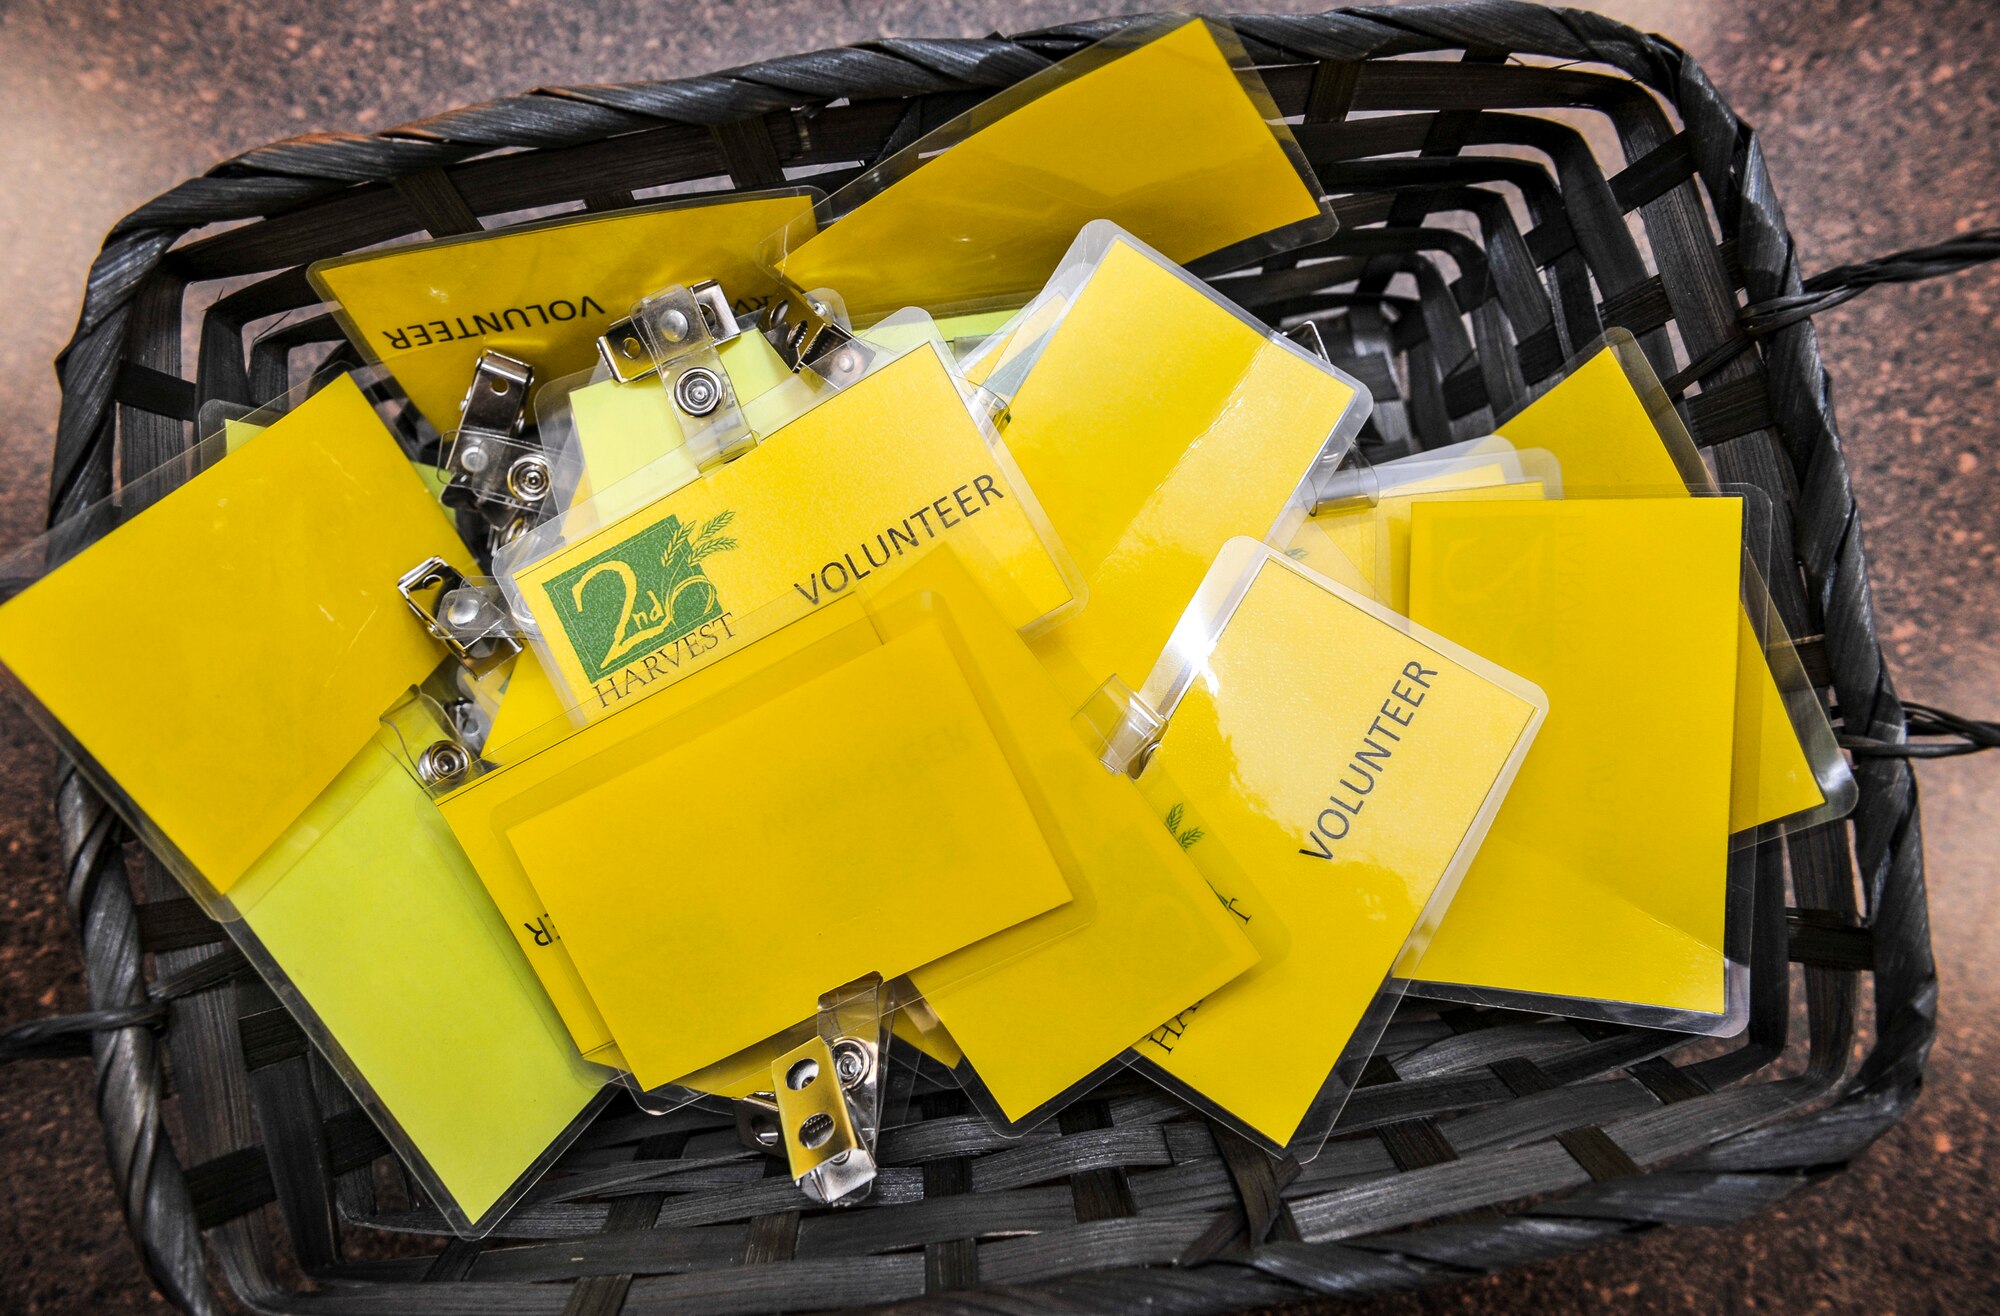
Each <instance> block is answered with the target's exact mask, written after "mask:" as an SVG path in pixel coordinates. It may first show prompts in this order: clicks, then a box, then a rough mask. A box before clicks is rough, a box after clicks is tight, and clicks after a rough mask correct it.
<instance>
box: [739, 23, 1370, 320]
mask: <svg viewBox="0 0 2000 1316" xmlns="http://www.w3.org/2000/svg"><path fill="white" fill-rule="evenodd" d="M1232 51H1234V52H1235V53H1238V54H1240V49H1238V48H1237V47H1236V44H1235V39H1234V37H1233V35H1232V34H1229V33H1228V32H1227V31H1226V30H1224V29H1221V28H1217V27H1214V26H1212V25H1210V24H1209V23H1207V22H1206V21H1205V20H1201V19H1191V20H1188V21H1185V22H1183V23H1181V24H1180V25H1179V26H1177V27H1175V28H1173V29H1172V30H1171V31H1168V32H1166V33H1164V34H1163V35H1161V36H1158V37H1155V38H1153V39H1151V40H1148V41H1146V42H1144V44H1142V45H1139V46H1138V47H1137V48H1136V49H1132V50H1118V49H1116V48H1114V47H1113V46H1112V45H1111V43H1106V44H1105V46H1104V47H1102V48H1099V49H1093V50H1091V51H1089V52H1086V53H1085V54H1083V55H1081V56H1078V57H1074V60H1075V62H1074V63H1072V62H1071V61H1065V62H1064V63H1063V64H1059V65H1057V66H1056V67H1055V68H1053V69H1050V70H1048V71H1047V72H1046V73H1043V74H1039V75H1037V76H1036V77H1034V78H1030V79H1028V80H1027V81H1025V82H1023V83H1021V84H1019V85H1018V86H1017V87H1015V88H1013V89H1012V90H1011V91H1009V92H1005V93H1002V95H1001V97H999V98H996V100H995V101H994V102H990V103H988V104H987V105H984V106H981V107H980V108H979V109H976V110H974V111H972V112H971V113H970V114H969V115H967V116H965V118H964V119H962V120H959V121H955V122H953V123H951V124H948V125H945V126H944V127H943V128H940V129H938V130H937V131H936V132H934V133H932V134H931V135H930V136H928V137H925V138H923V139H920V140H919V141H917V142H916V143H915V144H913V145H912V146H910V147H909V148H908V149H907V150H906V151H905V152H904V153H903V154H902V155H899V156H897V157H896V158H895V159H893V160H891V161H890V162H889V163H888V164H887V165H886V166H884V168H883V170H882V171H881V174H882V177H879V178H876V177H871V178H868V179H864V180H863V181H862V183H861V184H860V186H863V187H866V188H868V189H870V190H871V191H873V192H874V194H873V195H872V196H870V197H868V199H866V200H864V201H862V202H861V203H860V204H859V205H857V206H855V207H854V208H853V209H852V210H850V211H848V212H847V213H845V214H844V215H843V216H842V218H841V219H840V221H839V222H838V223H836V224H832V225H829V226H828V227H827V228H826V230H825V231H824V232H822V233H819V234H817V235H811V234H809V233H806V232H791V233H787V234H786V235H784V239H783V243H784V245H785V246H787V247H789V250H788V251H787V252H785V253H784V254H783V255H781V256H780V258H779V260H778V268H779V269H780V270H781V271H782V272H783V274H784V275H785V277H786V278H787V279H789V280H790V281H791V282H793V283H794V284H796V285H797V286H799V287H800V288H808V289H810V288H821V287H825V288H832V289H834V290H835V291H837V292H838V293H839V294H840V295H841V298H842V300H843V301H844V302H845V303H846V306H847V309H848V310H849V312H851V313H852V314H853V315H854V317H855V319H856V321H857V322H858V323H863V324H867V323H872V322H873V321H874V320H876V319H878V318H880V317H881V316H883V315H887V314H889V313H890V312H892V311H896V310H898V309H900V308H902V307H905V306H923V307H927V308H930V309H931V310H932V311H933V312H936V313H942V311H943V310H944V309H945V308H970V307H983V308H990V307H1000V306H1007V307H1013V306H1019V305H1022V304H1023V303H1024V302H1025V301H1026V299H1027V298H1028V297H1030V296H1032V295H1033V294H1034V292H1035V290H1036V289H1038V288H1039V287H1040V286H1041V285H1042V283H1043V281H1044V280H1046V279H1047V278H1048V276H1049V275H1050V274H1051V273H1052V272H1054V270H1055V268H1056V263H1057V262H1058V261H1059V260H1060V259H1061V258H1062V254H1063V250H1064V249H1065V248H1066V247H1068V245H1069V244H1070V241H1071V240H1072V239H1073V238H1075V237H1076V234H1077V230H1078V229H1080V228H1082V227H1083V226H1084V225H1085V224H1087V223H1089V222H1091V221H1092V220H1097V219H1108V220H1111V221H1112V222H1114V223H1116V224H1118V225H1120V226H1121V227H1123V228H1126V229H1129V230H1131V231H1132V232H1134V233H1136V234H1138V236H1139V237H1140V238H1141V239H1142V240H1144V241H1146V242H1150V243H1152V244H1153V245H1155V246H1157V247H1159V248H1160V249H1161V250H1162V251H1164V252H1165V253H1166V254H1167V256H1168V257H1170V258H1171V259H1173V260H1176V261H1180V262H1182V263H1185V262H1188V261H1191V260H1194V259H1195V258H1196V257H1199V256H1205V255H1207V254H1209V253H1210V252H1214V251H1218V250H1221V249H1223V248H1226V247H1232V246H1235V245H1237V244H1239V243H1242V242H1245V241H1247V240H1249V239H1253V238H1257V237H1260V236H1262V235H1264V234H1267V233H1270V232H1272V231H1273V230H1276V229H1282V228H1288V227H1290V226H1292V225H1298V224H1304V223H1307V222H1310V221H1319V220H1321V219H1322V218H1323V217H1324V216H1325V215H1326V213H1327V212H1326V211H1325V210H1324V209H1323V208H1322V205H1321V202H1320V199H1319V196H1318V189H1317V186H1316V184H1315V183H1314V182H1313V180H1312V179H1311V177H1310V172H1309V171H1308V170H1306V169H1305V168H1304V166H1303V162H1302V160H1301V159H1300V158H1298V157H1296V156H1295V155H1294V154H1293V152H1294V151H1295V150H1296V147H1294V146H1293V145H1292V143H1291V136H1290V132H1289V130H1288V129H1286V128H1285V126H1284V125H1283V123H1282V122H1281V121H1279V120H1278V116H1277V113H1276V109H1275V107H1274V106H1272V105H1271V104H1270V103H1269V100H1268V97H1267V96H1266V95H1265V93H1264V92H1263V89H1262V87H1261V85H1259V84H1258V83H1257V81H1256V75H1255V74H1254V73H1251V72H1248V70H1247V67H1246V69H1245V70H1244V71H1242V72H1239V70H1238V68H1237V67H1236V66H1235V65H1234V64H1233V63H1232V62H1231V52H1232ZM1079 69H1087V70H1088V71H1086V72H1082V73H1081V75H1080V76H1079V75H1078V70H1079ZM968 134H969V135H968ZM885 179H893V180H894V181H890V182H888V183H887V185H886V186H883V185H882V184H883V181H884V180H885ZM878 188H879V189H880V190H879V191H877V190H875V189H878ZM842 201H843V198H842V196H840V195H839V194H836V195H835V197H834V198H833V200H832V203H831V204H832V205H833V207H834V208H835V209H836V210H839V209H841V208H842ZM773 227H775V226H773ZM1327 228H1328V231H1331V225H1330V224H1328V225H1327Z"/></svg>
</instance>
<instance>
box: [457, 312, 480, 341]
mask: <svg viewBox="0 0 2000 1316" xmlns="http://www.w3.org/2000/svg"><path fill="white" fill-rule="evenodd" d="M452 320H453V321H454V322H455V323H456V324H457V325H458V336H459V337H460V338H471V337H473V336H474V334H473V331H472V330H470V329H468V328H466V327H465V317H464V316H462V315H455V316H453V317H452ZM472 321H473V323H474V324H477V323H478V322H479V317H478V316H476V315H475V316H473V317H472Z"/></svg>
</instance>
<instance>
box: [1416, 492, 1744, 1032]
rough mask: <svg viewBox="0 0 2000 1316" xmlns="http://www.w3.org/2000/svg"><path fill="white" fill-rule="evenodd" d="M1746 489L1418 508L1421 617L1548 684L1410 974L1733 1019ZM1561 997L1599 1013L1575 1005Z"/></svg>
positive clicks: (1448, 984)
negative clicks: (1497, 800)
mask: <svg viewBox="0 0 2000 1316" xmlns="http://www.w3.org/2000/svg"><path fill="white" fill-rule="evenodd" d="M1742 579H1743V505H1742V500H1741V499H1739V498H1672V499H1652V498H1617V499H1606V500H1600V501H1586V502H1543V503H1450V502H1440V503H1420V504H1418V505H1417V506H1416V507H1415V508H1413V509H1412V513H1411V523H1410V612H1411V616H1412V617H1413V618H1415V619H1416V620H1417V621H1420V622H1422V623H1423V624H1425V625H1427V626H1433V627H1436V628H1437V629H1438V630H1439V631H1442V632H1444V633H1445V634H1448V635H1451V636H1453V637H1454V638H1456V639H1458V640H1460V641H1461V642H1463V643H1465V644H1467V645H1470V646H1473V647H1475V648H1477V649H1478V650H1479V652H1481V653H1483V654H1486V655H1487V656H1489V657H1491V658H1492V659H1493V660H1494V661H1495V662H1500V663H1504V664H1506V665H1507V666H1508V667H1509V668H1510V669H1512V670H1514V671H1517V672H1520V673H1521V674H1522V675H1524V676H1526V677H1529V678H1531V679H1532V680H1534V681H1536V682H1537V683H1539V684H1540V685H1541V686H1542V688H1543V689H1545V690H1546V691H1548V696H1549V710H1550V711H1549V717H1548V722H1547V724H1546V725H1545V726H1544V727H1543V728H1542V733H1541V738H1540V739H1539V740H1538V741H1537V742H1536V744H1535V752H1534V753H1533V754H1532V755H1530V756H1529V758H1528V762H1527V764H1526V766H1524V767H1523V768H1522V770H1521V775H1520V776H1519V777H1518V778H1517V779H1516V780H1515V782H1514V788H1513V790H1512V792H1511V793H1510V794H1509V795H1508V797H1507V802H1506V804H1505V805H1504V806H1503V807H1502V808H1501V810H1500V816H1499V817H1498V819H1496V820H1495V822H1494V824H1493V828H1492V831H1491V832H1490V833H1489V834H1488V835H1487V838H1486V843H1485V845H1484V847H1483V848H1482V849H1481V850H1480V852H1479V856H1478V858H1477V859H1476V860H1474V861H1473V864H1472V867H1471V869H1470V871H1468V873H1467V874H1466V878H1465V882H1464V885H1463V886H1462V887H1460V889H1459V893H1458V897H1457V899H1455V900H1454V901H1453V902H1452V905H1451V909H1450V910H1449V911H1448V912H1447V913H1446V914H1445V917H1444V921H1443V923H1442V925H1441V926H1440V927H1439V929H1438V932H1437V935H1436V936H1435V937H1434V938H1432V940H1431V942H1430V945H1429V946H1428V947H1427V948H1426V949H1425V950H1424V953H1423V956H1422V958H1421V959H1420V960H1419V961H1418V963H1417V965H1416V967H1415V969H1414V971H1413V972H1411V973H1410V974H1409V976H1411V977H1414V978H1419V979H1422V980H1423V982H1424V983H1425V984H1427V986H1426V988H1425V990H1426V991H1427V992H1431V991H1438V992H1443V993H1445V994H1449V995H1453V996H1456V997H1457V998H1459V999H1466V998H1467V997H1468V996H1469V997H1470V998H1471V999H1485V996H1486V994H1491V993H1501V992H1505V993H1513V994H1532V995H1534V996H1536V997H1538V998H1541V1002H1540V1004H1539V1005H1538V1006H1535V1007H1531V1008H1544V1009H1557V1010H1561V1011H1563V1012H1564V1013H1572V1012H1581V1013H1591V1012H1592V1011H1593V1010H1601V1007H1602V1005H1603V1003H1606V1002H1620V1003H1627V1004H1634V1005H1640V1006H1644V1007H1647V1008H1651V1009H1655V1010H1666V1011H1676V1012H1686V1013H1687V1014H1690V1015H1702V1016H1708V1019H1707V1022H1706V1024H1703V1023H1702V1022H1701V1021H1690V1020H1687V1019H1678V1020H1675V1021H1673V1022H1672V1026H1687V1027H1694V1028H1699V1029H1701V1030H1702V1031H1711V1032H1712V1031H1718V1030H1720V1031H1726V1030H1727V1029H1728V1028H1729V1027H1730V1023H1731V1021H1729V1020H1727V1019H1726V1018H1724V1017H1723V1015H1724V1011H1725V1008H1726V1005H1727V1002H1726V997H1725V981H1726V976H1727V960H1728V956H1727V947H1726V944H1725V940H1724V935H1725V916H1726V913H1727V893H1728V869H1729V797H1730V761H1731V756H1732V748H1731V740H1732V737H1731V731H1732V721H1733V705H1732V698H1733V696H1734V694H1735V691H1736V689H1737V688H1738V687H1737V683H1736V663H1737V648H1736V626H1737V622H1738V618H1739V617H1740V615H1741V607H1740V605H1739V599H1740V597H1741V593H1740V591H1741V584H1742ZM1564 1000H1580V1001H1583V1002H1586V1003H1594V1004H1590V1005H1589V1006H1588V1008H1586V1009H1584V1010H1582V1011H1573V1010H1571V1008H1570V1007H1568V1006H1565V1005H1564V1004H1562V1001H1564Z"/></svg>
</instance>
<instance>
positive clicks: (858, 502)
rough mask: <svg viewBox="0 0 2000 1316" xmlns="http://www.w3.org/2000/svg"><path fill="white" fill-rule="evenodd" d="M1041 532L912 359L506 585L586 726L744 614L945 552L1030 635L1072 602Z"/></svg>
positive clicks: (963, 417) (977, 435)
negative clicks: (963, 561)
mask: <svg viewBox="0 0 2000 1316" xmlns="http://www.w3.org/2000/svg"><path fill="white" fill-rule="evenodd" d="M1043 524H1044V522H1043V519H1042V516H1041V514H1040V511H1039V509H1038V508H1037V506H1036V505H1035V502H1034V496H1033V494H1032V493H1031V492H1030V490H1029V488H1028V487H1027V486H1025V485H1023V484H1022V483H1021V482H1020V481H1019V480H1018V478H1016V476H1015V474H1014V472H1013V471H1012V470H1011V469H1010V467H1009V464H1008V460H1007V457H1006V454H1005V451H1004V450H1003V449H1001V448H1000V447H999V446H998V444H997V442H996V441H995V440H993V439H992V438H991V437H990V434H989V432H988V431H987V430H986V429H984V428H983V427H982V426H981V424H980V422H979V421H978V420H976V419H975V418H974V417H973V415H972V413H971V412H970V411H968V410H967V408H966V404H965V401H964V400H963V398H962V397H961V395H960V393H959V384H958V381H957V379H956V378H955V376H954V375H953V373H952V371H951V369H950V367H949V366H948V365H947V364H946V363H945V360H944V358H943V357H942V355H941V354H940V352H939V350H938V349H936V348H934V347H931V346H924V347H920V348H917V349H915V350H913V351H910V352H907V353H905V354H904V355H902V356H901V357H898V358H896V359H895V360H893V361H891V362H889V363H888V364H886V365H884V366H882V367H880V368H879V369H877V370H876V371H875V372H874V373H872V374H870V375H868V376H866V377H865V378H863V379H861V380H860V381H858V382H856V383H854V384H851V385H849V386H847V387H846V388H843V389H841V390H840V391H838V392H836V393H833V394H832V395H831V396H829V397H827V398H826V400H825V401H823V402H821V403H820V404H819V405H817V406H814V407H812V408H811V409H810V410H808V411H806V412H804V413H803V414H802V415H800V416H799V417H798V418H797V419H795V420H793V421H792V422H791V423H790V424H787V425H785V426H784V427H783V428H781V429H779V430H777V431H776V432H775V433H773V434H771V435H769V436H768V437H767V438H765V440H764V441H763V442H762V443H760V444H758V445H757V446H756V447H755V448H753V449H752V450H751V451H750V452H748V453H747V454H745V455H744V456H743V457H741V458H739V459H737V460H736V461H733V462H731V463H729V464H727V465H725V466H722V467H720V468H718V469H717V470H715V471H714V472H713V473H711V474H709V475H707V476H704V477H702V478H700V479H696V480H694V481H691V482H690V483H688V484H686V485H684V486H683V487H681V488H680V489H678V490H676V491H675V492H672V493H669V494H667V495H666V496H665V497H662V498H659V499H657V500H655V501H653V502H651V503H649V504H647V505H646V506H645V507H644V508H642V509H641V510H639V511H637V512H633V513H630V514H629V515H626V516H623V517H621V518H619V519H617V520H615V521H613V522H611V523H610V524H608V525H606V526H604V527H603V528H602V529H599V530H596V531H594V532H593V533H591V534H589V535H587V536H585V537H584V538H582V539H580V540H578V541H577V542H575V543H572V544H569V545H566V546H565V547H563V548H562V549H560V550H559V551H557V552H555V553H553V554H550V555H548V556H546V557H543V558H540V559H539V560H537V561H535V562H533V563H532V564H530V565H528V566H525V567H521V568H519V569H517V570H515V571H514V573H513V585H514V588H515V589H516V590H517V591H518V593H519V595H520V598H521V600H522V603H523V605H524V606H525V607H526V608H527V610H528V611H529V613H530V614H531V615H532V616H533V618H534V620H535V623H536V625H537V627H538V629H539V631H540V644H541V646H542V649H543V651H544V657H545V658H546V659H547V665H548V667H549V669H550V675H551V676H552V677H553V678H554V679H555V681H556V683H557V686H558V688H559V689H560V690H562V691H564V692H565V694H566V699H565V702H566V703H567V704H569V705H571V706H574V707H577V708H579V709H580V710H581V711H582V712H583V713H584V714H585V715H586V716H595V715H598V714H601V713H603V712H606V711H609V710H611V709H614V708H617V707H619V706H621V705H623V704H624V703H626V702H628V701H629V700H631V699H632V698H633V697H634V696H636V695H639V694H642V693H644V692H646V691H647V690H648V689H649V688H653V687H657V686H658V685H659V684H661V683H663V682H666V681H671V680H673V679H677V678H678V676H679V675H681V674H682V673H683V672H684V671H685V669H686V668H688V667H692V666H697V665H700V664H701V663H703V662H707V661H711V660H713V658H714V657H716V656H718V655H719V654H721V653H723V652H726V651H727V650H728V649H729V648H730V647H732V646H733V645H734V644H735V643H736V642H737V641H738V640H739V639H740V633H739V632H740V623H741V622H742V621H743V620H744V619H745V618H746V617H747V616H748V615H749V614H751V613H754V612H756V611H757V610H759V609H761V608H764V607H766V606H767V605H775V606H781V607H790V608H811V607H819V606H822V605H824V604H826V603H828V602H831V601H833V600H835V599H839V598H841V597H843V596H844V595H846V594H848V593H849V592H851V591H855V590H857V589H860V590H867V589H874V588H878V587H879V586H880V585H882V584H883V583H885V582H886V581H888V580H890V579H893V578H894V576H895V575H896V574H897V573H898V572H899V571H901V570H903V569H904V568H905V567H907V566H908V565H909V564H910V563H911V562H914V561H916V560H918V559H919V558H921V557H922V556H923V555H924V554H925V553H926V552H927V551H929V550H930V549H931V548H932V547H933V546H935V545H937V544H940V543H950V544H952V545H953V546H954V547H957V548H958V549H959V550H960V552H961V554H962V555H965V556H967V557H968V558H969V559H970V560H972V561H973V562H975V564H976V570H977V571H978V572H979V577H980V583H981V584H982V586H984V587H985V588H986V589H987V590H988V591H989V592H990V593H991V594H992V595H993V596H994V597H995V598H996V599H997V600H998V601H999V602H1000V605H1001V607H1002V609H1003V611H1004V612H1005V614H1006V616H1007V618H1008V620H1009V622H1010V623H1011V624H1012V625H1014V626H1017V627H1021V626H1027V625H1030V624H1031V623H1034V622H1036V621H1037V620H1038V619H1040V618H1044V617H1047V616H1048V615H1049V614H1051V613H1053V612H1056V611H1058V610H1059V609H1061V608H1063V607H1064V606H1066V605H1067V604H1069V603H1070V602H1071V600H1072V598H1073V597H1074V595H1073V592H1072V589H1071V585H1070V583H1069V580H1068V574H1069V573H1068V571H1067V570H1066V568H1065V566H1064V565H1063V564H1061V563H1059V562H1058V560H1057V552H1058V551H1059V550H1055V549H1053V548H1052V546H1051V541H1052V539H1053V537H1052V536H1050V535H1048V534H1047V533H1046V532H1045V531H1044V530H1043V529H1042V526H1043Z"/></svg>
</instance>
